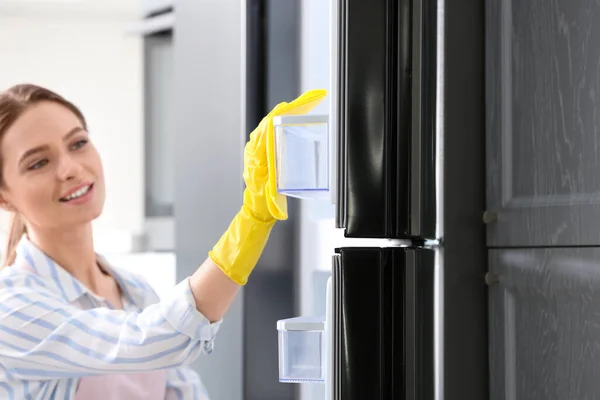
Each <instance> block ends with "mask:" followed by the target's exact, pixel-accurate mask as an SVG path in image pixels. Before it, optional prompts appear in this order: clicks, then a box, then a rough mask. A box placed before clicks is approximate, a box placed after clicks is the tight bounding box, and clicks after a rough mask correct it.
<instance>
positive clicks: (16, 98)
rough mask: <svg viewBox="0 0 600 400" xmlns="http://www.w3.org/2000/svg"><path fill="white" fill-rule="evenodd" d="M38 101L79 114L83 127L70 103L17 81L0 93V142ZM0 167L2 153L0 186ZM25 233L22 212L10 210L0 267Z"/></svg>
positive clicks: (0, 182) (13, 253)
mask: <svg viewBox="0 0 600 400" xmlns="http://www.w3.org/2000/svg"><path fill="white" fill-rule="evenodd" d="M42 102H53V103H58V104H60V105H62V106H64V107H66V108H68V109H69V110H70V111H71V112H73V113H74V114H75V115H76V116H77V118H79V120H80V121H81V123H82V124H83V128H84V129H87V124H86V121H85V118H84V116H83V114H82V113H81V111H80V110H79V109H78V108H77V107H76V106H75V105H74V104H73V103H71V102H69V101H68V100H66V99H64V98H63V97H62V96H60V95H58V94H56V93H54V92H52V91H51V90H48V89H45V88H43V87H40V86H36V85H31V84H20V85H15V86H13V87H11V88H9V89H7V90H5V91H4V92H1V93H0V145H1V143H2V139H3V137H4V135H5V134H6V131H8V129H9V128H10V127H11V126H12V125H13V124H14V123H15V121H17V119H19V117H20V116H21V115H22V114H23V113H24V112H25V111H26V110H27V109H28V108H29V107H31V106H33V105H35V104H38V103H42ZM2 171H3V169H2V157H0V186H4V185H5V182H4V178H3V176H2ZM25 233H27V232H26V226H25V221H24V219H23V216H22V215H21V214H19V213H18V212H14V213H13V215H12V217H11V220H10V228H9V230H8V240H7V241H6V247H5V250H4V260H3V262H2V266H1V267H5V266H7V265H11V264H12V263H14V261H15V258H16V248H17V244H18V243H19V240H20V239H21V237H22V236H23V234H25Z"/></svg>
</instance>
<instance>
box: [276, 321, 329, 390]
mask: <svg viewBox="0 0 600 400" xmlns="http://www.w3.org/2000/svg"><path fill="white" fill-rule="evenodd" d="M277 330H278V331H279V332H278V335H279V381H280V382H284V383H306V382H309V383H310V382H312V383H324V382H325V335H324V330H325V318H324V317H297V318H289V319H283V320H280V321H277Z"/></svg>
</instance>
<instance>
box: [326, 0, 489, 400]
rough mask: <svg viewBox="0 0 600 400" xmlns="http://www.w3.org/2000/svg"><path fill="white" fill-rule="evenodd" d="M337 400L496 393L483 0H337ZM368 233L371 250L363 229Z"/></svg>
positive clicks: (465, 397) (472, 398)
mask: <svg viewBox="0 0 600 400" xmlns="http://www.w3.org/2000/svg"><path fill="white" fill-rule="evenodd" d="M332 20H333V23H332V29H333V31H332V43H333V46H332V49H333V50H332V55H331V56H332V58H331V60H332V64H331V68H332V74H331V85H332V87H331V95H332V96H333V98H332V102H331V104H332V105H331V113H330V118H331V119H330V124H331V129H330V132H331V133H332V134H334V135H335V146H336V168H335V171H336V187H335V192H336V201H335V203H336V204H335V213H336V226H337V228H340V229H343V230H344V235H345V237H346V238H348V239H349V240H348V243H349V245H348V247H340V248H336V249H334V250H333V249H332V252H334V255H333V263H332V297H333V300H332V306H333V310H332V319H333V321H332V325H331V326H332V336H331V338H332V339H331V340H332V345H331V346H330V349H329V350H328V351H329V354H328V356H329V357H332V360H331V365H332V371H331V373H330V375H329V379H331V380H332V382H331V385H329V387H330V389H328V390H329V391H330V393H328V396H329V397H330V398H331V399H333V400H359V399H360V400H362V399H365V400H367V399H369V400H370V399H407V400H416V399H419V400H421V399H422V400H430V399H431V400H433V399H435V400H483V399H487V398H488V397H489V393H488V345H487V321H488V320H487V287H486V282H485V274H486V271H487V259H486V257H487V256H486V252H485V222H484V218H483V216H484V207H485V171H484V168H485V122H484V3H483V2H481V1H477V0H457V1H453V2H449V3H448V4H447V5H446V4H445V1H444V0H334V1H333V3H332ZM355 238H360V239H363V240H362V241H361V246H360V247H352V245H351V243H352V239H355Z"/></svg>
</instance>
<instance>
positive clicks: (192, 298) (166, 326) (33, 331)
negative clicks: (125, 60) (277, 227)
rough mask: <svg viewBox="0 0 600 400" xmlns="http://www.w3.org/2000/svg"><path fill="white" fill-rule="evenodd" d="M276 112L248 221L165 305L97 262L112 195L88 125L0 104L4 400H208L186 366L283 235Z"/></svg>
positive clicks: (25, 91)
mask: <svg viewBox="0 0 600 400" xmlns="http://www.w3.org/2000/svg"><path fill="white" fill-rule="evenodd" d="M292 104H293V103H290V104H289V105H287V108H288V109H289V106H290V105H292ZM280 106H281V105H279V106H278V107H276V108H275V109H274V110H273V111H272V112H271V114H269V116H267V117H266V118H265V119H264V120H263V121H262V122H261V125H259V127H258V128H257V129H256V130H255V131H254V132H253V133H252V135H251V137H250V142H249V143H248V144H247V146H246V149H245V157H244V158H245V160H244V180H245V182H246V189H245V191H244V198H243V205H242V207H241V210H240V211H239V213H238V214H237V215H236V216H235V218H234V219H233V222H232V223H231V225H230V227H229V229H228V230H227V232H226V233H225V234H224V235H223V236H222V238H221V239H220V240H219V242H218V243H217V244H216V245H215V247H214V248H213V249H212V250H211V251H210V252H209V257H208V258H207V260H206V261H204V262H203V263H202V265H200V267H199V268H198V270H197V271H196V272H195V273H194V274H193V275H192V276H191V277H189V278H188V279H186V280H184V281H182V282H181V283H179V284H178V285H177V286H176V287H175V288H174V290H173V291H172V293H170V295H169V296H167V297H166V298H164V299H162V301H159V299H158V298H157V296H156V294H155V293H154V292H153V291H152V289H151V288H150V286H149V285H148V284H147V283H146V282H145V281H144V280H143V279H141V278H140V277H137V276H134V275H132V274H130V273H128V272H125V271H122V270H119V269H116V268H114V267H113V266H111V265H109V264H108V263H107V262H106V260H104V259H103V258H102V257H101V256H99V255H98V254H96V253H95V252H94V244H93V238H92V225H91V223H92V220H94V219H95V218H97V217H98V216H99V215H100V213H101V212H102V208H103V203H104V195H105V193H104V191H105V186H104V178H103V172H102V163H101V160H100V156H99V155H98V152H97V151H96V149H95V148H94V145H93V144H92V141H91V138H90V136H88V132H87V125H86V121H85V118H84V116H83V115H82V113H81V112H80V111H79V110H78V109H77V107H75V106H74V105H73V104H71V103H70V102H68V101H67V100H65V99H64V98H62V97H61V96H59V95H57V94H55V93H52V92H51V91H49V90H46V89H44V88H40V87H37V86H33V85H18V86H15V87H12V88H10V89H8V90H7V91H5V92H3V93H1V94H0V173H1V176H0V205H1V206H2V207H3V208H4V209H5V210H8V211H10V212H12V213H14V216H13V221H12V227H11V229H10V234H9V235H10V236H9V240H8V246H7V249H6V253H5V256H6V262H5V265H6V266H7V267H6V268H3V270H2V271H1V273H0V367H1V368H0V398H3V399H86V400H91V399H96V398H97V399H105V398H106V399H108V398H110V399H127V400H135V399H149V400H152V399H156V400H158V399H165V398H166V399H207V398H208V397H207V394H206V391H205V390H204V388H203V385H202V383H201V381H200V378H199V377H198V376H197V375H196V374H195V373H194V372H193V371H192V370H191V369H189V368H188V367H186V366H185V365H186V364H188V363H190V362H191V361H193V360H194V359H195V358H196V357H197V356H198V355H199V354H200V353H201V352H205V353H210V352H211V351H212V348H213V339H214V337H215V334H216V332H217V330H218V328H219V324H220V321H221V319H222V317H223V315H224V314H225V312H226V311H227V309H228V308H229V307H230V305H231V303H232V301H233V300H234V297H235V296H236V293H237V292H238V290H239V288H240V285H243V284H245V283H246V281H247V279H248V276H249V275H250V273H251V271H252V269H253V268H254V266H255V264H256V262H257V261H258V258H259V257H260V254H261V252H262V251H263V248H264V246H265V244H266V242H267V239H268V236H269V232H270V231H271V228H272V227H273V225H274V223H275V220H276V219H275V218H274V217H273V215H272V214H271V213H270V212H269V208H270V207H269V205H268V200H267V198H266V196H265V186H266V184H267V180H268V173H267V172H268V171H267V169H268V168H267V160H266V144H265V142H266V140H265V136H266V130H267V126H268V123H269V121H270V118H272V115H273V113H275V112H277V110H278V108H280Z"/></svg>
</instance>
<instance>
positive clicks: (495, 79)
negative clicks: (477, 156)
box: [486, 0, 600, 246]
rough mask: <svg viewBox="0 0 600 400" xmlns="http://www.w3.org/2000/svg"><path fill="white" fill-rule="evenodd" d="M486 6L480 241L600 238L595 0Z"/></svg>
mask: <svg viewBox="0 0 600 400" xmlns="http://www.w3.org/2000/svg"><path fill="white" fill-rule="evenodd" d="M486 9H487V15H486V29H487V33H486V51H487V56H486V58H487V60H486V73H487V78H486V79H487V80H486V88H487V89H486V90H487V102H486V103H487V156H488V162H487V178H488V179H487V196H488V199H487V209H488V210H489V211H492V212H496V213H497V220H496V221H495V222H492V223H490V224H489V228H488V244H489V245H491V246H531V245H535V246H551V245H600V229H598V224H599V223H600V179H598V171H600V141H599V138H600V136H599V129H600V101H599V100H600V73H598V66H599V65H600V3H598V2H589V1H584V0H555V1H536V0H522V1H514V0H506V1H504V0H503V1H498V0H488V1H487V7H486Z"/></svg>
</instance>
